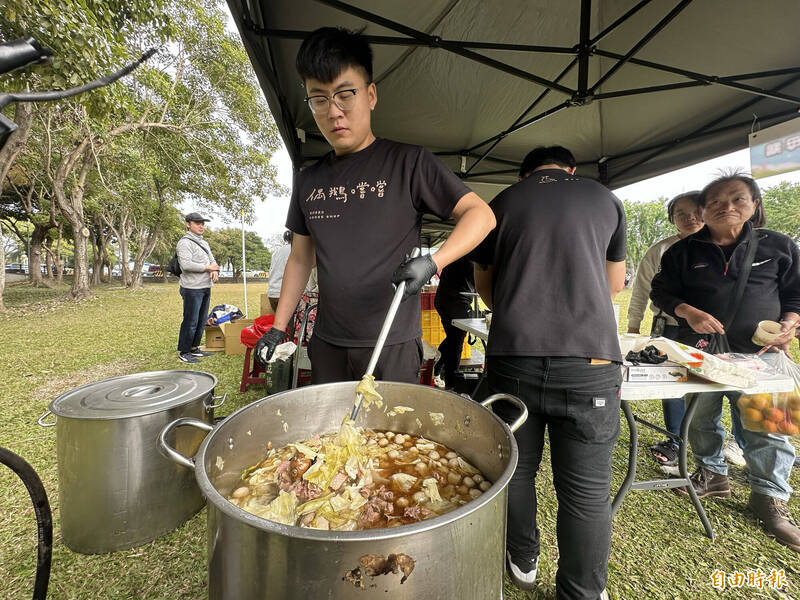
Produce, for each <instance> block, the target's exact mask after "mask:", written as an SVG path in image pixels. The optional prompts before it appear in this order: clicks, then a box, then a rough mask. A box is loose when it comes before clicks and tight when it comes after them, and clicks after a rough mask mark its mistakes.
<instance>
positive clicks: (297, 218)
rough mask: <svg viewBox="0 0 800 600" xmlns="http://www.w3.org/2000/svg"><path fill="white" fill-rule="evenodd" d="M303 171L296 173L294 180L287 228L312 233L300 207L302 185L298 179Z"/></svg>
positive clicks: (299, 232) (307, 233)
mask: <svg viewBox="0 0 800 600" xmlns="http://www.w3.org/2000/svg"><path fill="white" fill-rule="evenodd" d="M300 177H301V173H295V175H294V177H293V180H292V199H291V201H290V202H289V213H288V214H287V215H286V229H288V230H289V231H293V232H294V233H298V234H300V235H311V232H310V231H309V230H308V224H307V223H306V217H305V215H304V214H303V211H302V209H301V208H300V192H299V190H300V186H299V185H298V179H299V178H300Z"/></svg>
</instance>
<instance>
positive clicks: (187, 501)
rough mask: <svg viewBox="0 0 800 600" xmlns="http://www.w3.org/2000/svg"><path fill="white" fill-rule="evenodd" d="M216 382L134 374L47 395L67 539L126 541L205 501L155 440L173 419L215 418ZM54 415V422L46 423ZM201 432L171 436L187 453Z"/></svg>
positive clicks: (78, 546)
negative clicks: (57, 394)
mask: <svg viewBox="0 0 800 600" xmlns="http://www.w3.org/2000/svg"><path fill="white" fill-rule="evenodd" d="M216 384H217V378H216V377H214V376H213V375H210V374H208V373H203V372H200V371H153V372H149V373H135V374H132V375H125V376H123V377H114V378H111V379H105V380H103V381H97V382H94V383H90V384H87V385H84V386H81V387H78V388H75V389H74V390H71V391H69V392H67V393H65V394H62V395H61V396H59V397H58V398H56V399H55V400H53V401H52V402H51V403H50V410H48V411H47V412H46V413H45V414H44V415H42V417H40V418H39V424H40V425H42V426H45V427H47V426H55V427H56V445H57V448H58V492H59V494H58V495H59V504H60V511H59V512H60V514H61V535H62V539H63V541H64V544H66V545H67V546H68V547H69V548H70V549H71V550H73V551H75V552H81V553H83V554H100V553H104V552H113V551H115V550H122V549H125V548H133V547H135V546H140V545H142V544H145V543H147V542H149V541H151V540H154V539H155V538H157V537H159V536H160V535H163V534H165V533H167V532H169V531H171V530H172V529H175V528H176V527H178V526H180V525H181V524H182V523H183V522H184V521H186V520H187V519H188V518H190V517H191V516H192V515H194V514H195V513H196V512H197V511H199V510H200V509H201V508H202V507H203V504H204V503H205V500H204V498H203V496H202V495H201V493H200V490H199V489H198V487H197V484H196V483H195V479H194V473H193V472H192V470H191V469H187V468H185V467H182V466H179V465H176V464H175V463H174V462H173V461H170V460H167V459H165V458H164V457H163V456H161V455H160V454H159V453H158V451H157V445H156V441H157V439H158V434H159V432H160V431H161V429H162V428H163V427H164V426H165V425H166V424H168V423H170V422H172V421H174V420H175V419H176V418H179V417H192V418H193V419H197V420H198V421H200V422H204V423H212V422H213V420H214V409H215V408H217V407H218V406H220V405H221V404H222V402H220V403H219V404H216V405H215V404H213V402H214V388H215V386H216ZM223 402H224V399H223ZM51 413H52V414H53V415H55V416H56V418H57V420H56V422H47V421H45V419H46V418H47V417H48V415H50V414H51ZM202 440H203V434H202V433H201V432H199V431H196V430H189V429H184V430H182V431H179V432H176V433H175V434H174V435H173V436H171V442H172V443H174V444H175V445H176V447H178V448H183V450H184V451H185V452H188V453H193V452H196V451H197V448H199V446H200V443H201V442H202Z"/></svg>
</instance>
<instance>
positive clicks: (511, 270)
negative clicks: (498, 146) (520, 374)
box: [471, 169, 625, 361]
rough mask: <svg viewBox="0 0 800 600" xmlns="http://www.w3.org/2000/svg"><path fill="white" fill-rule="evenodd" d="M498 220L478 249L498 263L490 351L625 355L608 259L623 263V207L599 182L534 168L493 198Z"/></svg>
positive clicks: (478, 256) (480, 256)
mask: <svg viewBox="0 0 800 600" xmlns="http://www.w3.org/2000/svg"><path fill="white" fill-rule="evenodd" d="M491 206H492V210H493V211H494V213H495V217H496V218H497V227H496V228H495V229H494V230H493V231H492V232H491V233H490V234H489V236H488V237H487V238H486V239H485V240H484V241H483V242H482V243H481V245H480V246H478V248H477V250H476V251H474V252H473V254H472V255H471V256H472V258H473V260H475V262H478V263H481V264H484V265H489V264H490V265H492V267H493V285H492V301H493V304H494V314H493V316H492V327H491V329H490V332H489V344H488V354H489V355H490V356H574V357H585V358H603V359H606V360H612V361H620V360H621V356H620V350H619V341H618V338H617V328H616V323H615V321H614V309H613V308H612V304H611V297H610V294H609V288H608V277H607V275H606V261H607V260H608V261H612V262H620V261H623V260H625V212H624V210H623V208H622V203H620V201H619V200H618V199H617V197H616V196H614V195H613V194H612V193H611V192H610V191H608V190H607V189H606V188H605V187H604V186H603V185H601V184H600V183H598V182H596V181H593V180H591V179H585V178H583V177H578V176H575V175H570V174H569V173H567V172H566V171H563V170H561V169H545V170H541V171H535V172H534V173H533V174H532V175H530V176H529V177H527V178H526V179H523V180H522V181H520V182H519V183H517V184H514V185H512V186H511V187H509V188H507V189H506V190H505V191H503V192H502V193H501V194H500V195H498V196H497V197H496V198H495V199H494V200H493V201H492V204H491Z"/></svg>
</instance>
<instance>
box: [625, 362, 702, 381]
mask: <svg viewBox="0 0 800 600" xmlns="http://www.w3.org/2000/svg"><path fill="white" fill-rule="evenodd" d="M622 364H623V367H624V371H625V381H630V382H647V381H650V382H653V381H660V382H665V381H686V376H687V369H686V367H682V366H680V365H678V364H676V363H673V362H670V361H666V362H663V363H661V364H659V365H645V364H640V365H632V364H631V363H629V362H627V361H625V362H623V363H622Z"/></svg>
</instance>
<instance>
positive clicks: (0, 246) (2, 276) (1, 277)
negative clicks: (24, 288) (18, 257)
mask: <svg viewBox="0 0 800 600" xmlns="http://www.w3.org/2000/svg"><path fill="white" fill-rule="evenodd" d="M5 289H6V245H5V238H4V237H3V224H2V223H0V312H3V311H4V310H5V309H6V307H5V304H3V292H4V291H5Z"/></svg>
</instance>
